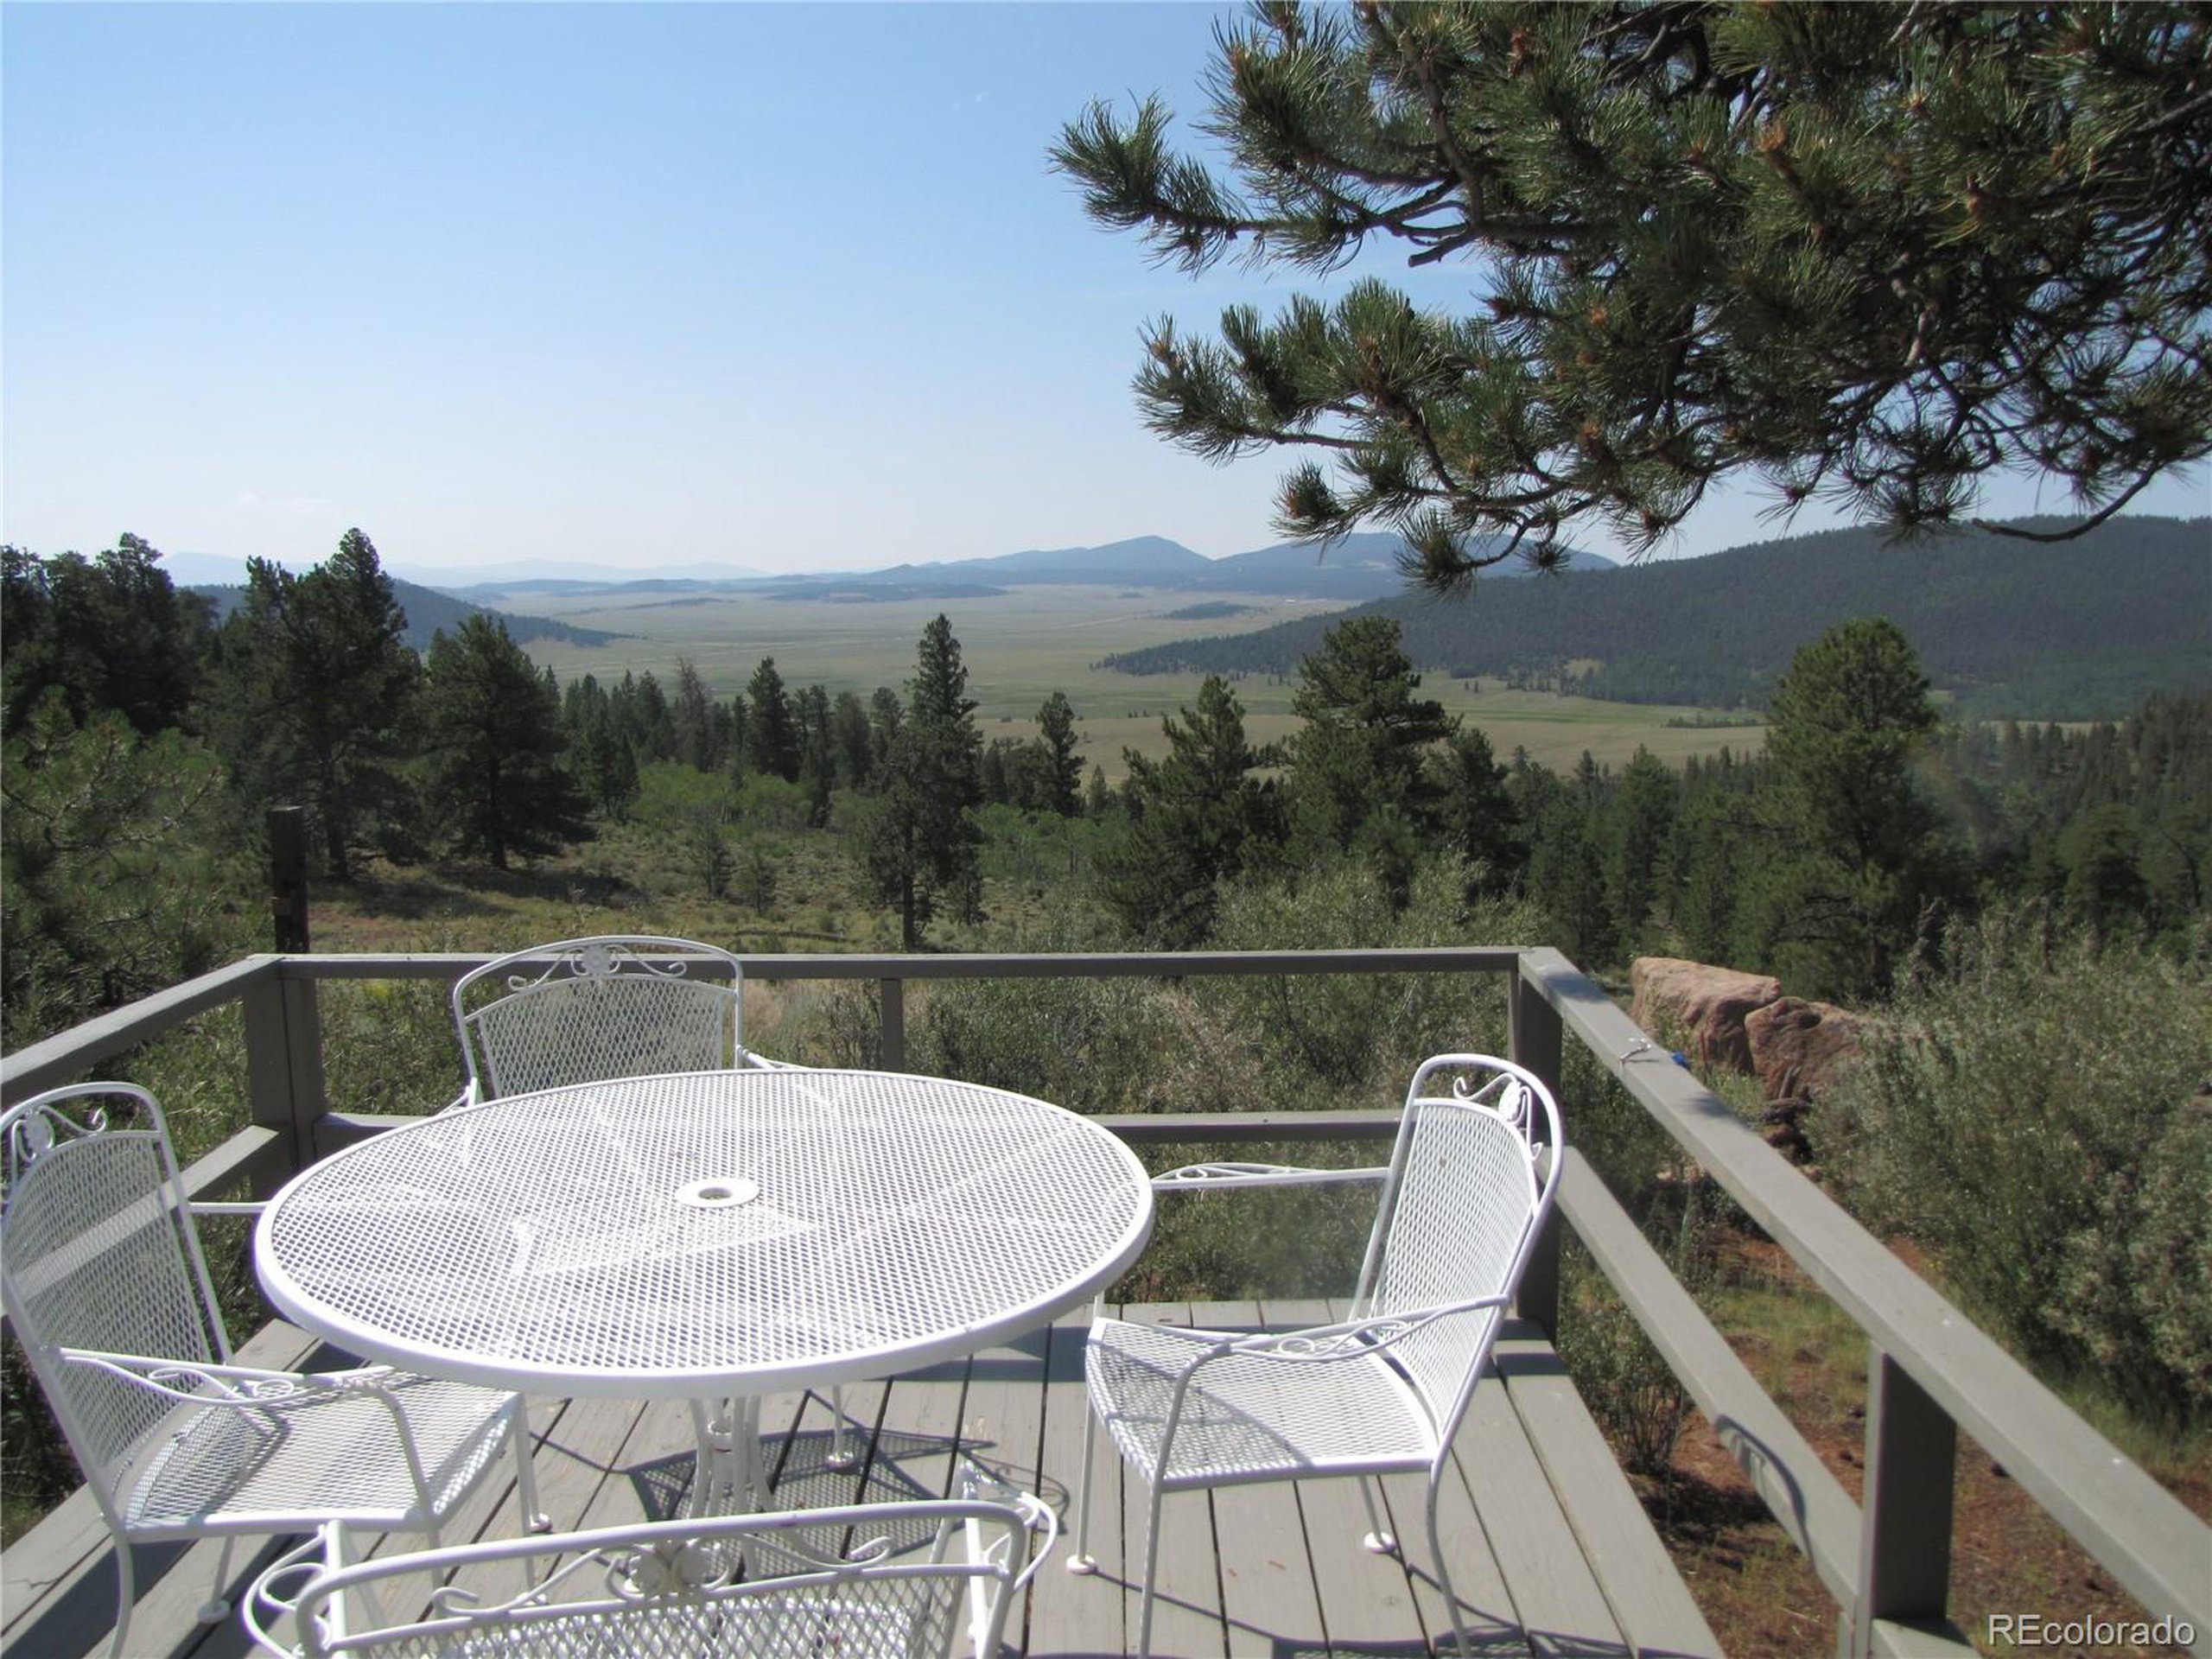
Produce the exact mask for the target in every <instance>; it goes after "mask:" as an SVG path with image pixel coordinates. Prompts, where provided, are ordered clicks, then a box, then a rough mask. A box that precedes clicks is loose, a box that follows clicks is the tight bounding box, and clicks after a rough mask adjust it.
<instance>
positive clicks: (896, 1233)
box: [254, 1070, 1152, 1510]
mask: <svg viewBox="0 0 2212 1659" xmlns="http://www.w3.org/2000/svg"><path fill="white" fill-rule="evenodd" d="M1151 1229H1152V1192H1151V1186H1150V1184H1149V1182H1148V1180H1147V1177H1146V1174H1145V1172H1144V1168H1143V1166H1142V1165H1141V1164H1140V1163H1139V1162H1138V1161H1137V1159H1136V1157H1135V1154H1133V1153H1132V1152H1131V1151H1130V1150H1129V1148H1128V1147H1127V1146H1126V1145H1124V1144H1123V1143H1122V1141H1119V1140H1118V1139H1116V1137H1115V1136H1114V1135H1111V1134H1109V1132H1108V1131H1107V1130H1105V1129H1104V1128H1102V1127H1101V1126H1099V1125H1098V1124H1097V1123H1096V1122H1091V1121H1090V1120H1089V1119H1087V1118H1084V1117H1080V1116H1077V1115H1076V1114H1075V1113H1072V1112H1070V1111H1067V1110H1065V1109H1062V1108H1060V1107H1057V1106H1053V1105H1050V1104H1047V1103H1046V1102H1043V1101H1039V1100H1033V1099H1030V1098H1029V1097H1027V1096H1022V1095H1017V1094H1012V1093H1009V1092H1007V1091H1006V1090H998V1089H988V1088H984V1087H982V1086H980V1085H976V1084H966V1083H958V1082H954V1081H950V1080H948V1079H945V1078H941V1077H918V1076H912V1075H907V1074H903V1073H891V1072H873V1071H809V1070H786V1071H709V1072H685V1073H680V1074H674V1075H669V1076H662V1077H624V1078H618V1079H613V1080H610V1081H607V1082H604V1083H594V1084H575V1085H572V1086H569V1087H565V1088H560V1089H548V1090H539V1091H537V1092H536V1093H531V1094H520V1095H510V1096H505V1097H503V1098H500V1099H498V1100H493V1101H488V1102H486V1103H483V1104H480V1105H476V1106H470V1107H464V1108H461V1109H457V1110H450V1111H447V1112H443V1113H441V1114H440V1115H439V1116H435V1117H429V1118H425V1119H423V1121H422V1122H416V1123H410V1124H406V1125H404V1126H402V1127H400V1128H394V1129H391V1130H388V1131H386V1132H385V1133H384V1134H381V1135H376V1136H374V1137H373V1138H372V1139H369V1140H366V1141H360V1142H358V1143H357V1144H355V1145H353V1146H351V1147H346V1148H345V1149H343V1150H342V1151H340V1152H338V1153H336V1154H333V1155H332V1156H330V1157H328V1158H326V1159H323V1160H321V1161H320V1162H317V1163H315V1164H312V1165H310V1166H308V1168H306V1169H304V1170H302V1172H301V1173H299V1174H298V1175H296V1176H295V1177H294V1178H293V1179H292V1180H291V1181H290V1182H289V1183H288V1184H287V1185H285V1186H284V1187H283V1190H282V1191H280V1192H278V1193H277V1196H276V1197H275V1198H273V1199H272V1200H271V1201H270V1205H269V1206H268V1208H267V1210H266V1211H264V1213H263V1215H262V1217H261V1220H260V1222H259V1224H258V1225H257V1230H256V1232H255V1236H254V1245H255V1255H256V1260H257V1265H258V1268H259V1271H260V1275H261V1281H262V1284H263V1287H264V1289H265V1290H266V1291H267V1293H268V1295H269V1299H270V1301H271V1302H272V1303H274V1304H275V1305H276V1306H277V1308H278V1309H279V1310H280V1311H282V1312H283V1313H284V1314H285V1316H286V1317H288V1318H289V1319H292V1320H294V1321H295V1322H296V1323H297V1324H299V1325H302V1327H304V1328H305V1329H307V1330H308V1331H310V1332H314V1333H315V1334H316V1335H318V1336H321V1337H323V1338H327V1340H329V1341H331V1342H333V1343H335V1344H338V1345H339V1346H340V1347H342V1348H345V1349H346V1350H348V1351H353V1352H354V1353H358V1354H360V1355H362V1356H364V1357H367V1358H371V1359H376V1360H382V1361H385V1362H387V1363H391V1364H395V1365H403V1366H405V1367H407V1368H409V1369H410V1370H419V1371H423V1372H426V1373H429V1374H430V1375H434V1376H449V1377H454V1378H456V1379H461V1380H464V1381H468V1382H474V1383H493V1384H495V1385H497V1386H499V1387H502V1388H509V1389H520V1390H523V1391H524V1392H528V1393H536V1394H541V1395H560V1396H571V1395H600V1396H613V1397H618V1398H624V1399H683V1400H686V1401H689V1402H691V1405H692V1411H693V1416H694V1422H695V1425H696V1427H697V1430H698V1434H699V1458H700V1465H699V1470H698V1475H697V1478H696V1480H695V1484H694V1489H693V1501H694V1507H695V1509H698V1510H709V1509H712V1508H717V1507H722V1506H727V1505H730V1504H734V1503H746V1502H756V1503H757V1502H758V1501H759V1499H760V1496H761V1495H762V1493H763V1492H764V1491H765V1482H764V1481H763V1479H762V1474H761V1468H760V1436H759V1432H758V1428H759V1422H758V1411H759V1403H758V1402H759V1399H760V1395H765V1394H769V1393H772V1392H775V1391H777V1390H779V1389H787V1388H798V1387H808V1388H820V1387H825V1386H828V1385H829V1384H832V1383H842V1382H849V1381H854V1380H856V1379H859V1378H861V1377H868V1376H885V1375H887V1374H890V1373H893V1372H896V1371H900V1370H909V1369H912V1368H913V1367H916V1366H919V1365H925V1364H928V1363H932V1362H934V1361H937V1360H940V1359H944V1358H947V1357H952V1356H955V1355H958V1354H963V1353H967V1352H970V1351H975V1350H976V1349H979V1348H983V1347H986V1346H988V1345H989V1344H992V1343H994V1342H995V1341H998V1340H1001V1339H1002V1338H1007V1337H1009V1336H1012V1335H1014V1334H1015V1333H1018V1332H1022V1331H1025V1330H1028V1329H1032V1328H1033V1327H1035V1326H1037V1325H1043V1324H1045V1323H1046V1322H1048V1321H1050V1320H1051V1319H1053V1318H1055V1317H1056V1316H1058V1314H1060V1313H1065V1312H1066V1311H1067V1310H1068V1309H1070V1308H1072V1307H1076V1306H1081V1305H1082V1304H1083V1303H1084V1302H1085V1301H1086V1300H1089V1299H1090V1297H1091V1296H1093V1295H1094V1294H1096V1292H1098V1291H1099V1290H1101V1289H1103V1287H1105V1286H1107V1285H1108V1284H1109V1283H1111V1282H1112V1281H1114V1280H1115V1279H1116V1278H1117V1277H1119V1276H1120V1274H1122V1272H1123V1271H1124V1270H1125V1269H1126V1268H1128V1266H1129V1265H1130V1264H1131V1263H1132V1262H1135V1260H1136V1258H1137V1256H1138V1255H1139V1254H1140V1253H1141V1251H1142V1249H1143V1248H1144V1244H1145V1241H1146V1239H1147V1236H1148V1235H1149V1234H1150V1232H1151Z"/></svg>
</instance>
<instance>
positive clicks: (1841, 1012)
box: [1744, 996, 1866, 1100]
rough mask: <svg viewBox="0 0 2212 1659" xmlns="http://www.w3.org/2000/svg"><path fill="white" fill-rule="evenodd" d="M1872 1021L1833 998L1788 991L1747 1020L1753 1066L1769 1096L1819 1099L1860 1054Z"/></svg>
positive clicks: (1760, 1086) (1774, 1097)
mask: <svg viewBox="0 0 2212 1659" xmlns="http://www.w3.org/2000/svg"><path fill="white" fill-rule="evenodd" d="M1744 1032H1745V1036H1746V1037H1747V1038H1749V1039H1750V1041H1751V1070H1752V1071H1754V1072H1756V1073H1757V1074H1758V1080H1759V1089H1760V1091H1761V1092H1762V1093H1764V1095H1765V1096H1766V1097H1767V1098H1768V1099H1769V1100H1789V1099H1798V1098H1805V1099H1817V1098H1818V1097H1819V1096H1821V1094H1823V1093H1824V1092H1826V1090H1827V1088H1828V1086H1829V1085H1830V1084H1832V1083H1833V1082H1834V1078H1835V1076H1836V1073H1837V1072H1838V1071H1840V1069H1841V1068H1843V1067H1845V1066H1847V1065H1850V1064H1851V1063H1852V1062H1853V1060H1855V1059H1856V1058H1858V1057H1859V1046H1860V1043H1861V1040H1862V1039H1863V1036H1864V1034H1865V1032H1866V1020H1864V1019H1863V1018H1862V1017H1860V1016H1859V1015H1858V1014H1853V1013H1851V1012H1850V1011H1849V1010H1848V1009H1846V1008H1839V1007H1836V1006H1835V1005H1834V1003H1833V1002H1808V1001H1805V999H1804V998H1802V997H1797V996H1785V997H1782V998H1780V999H1778V1000H1777V1001H1773V1002H1770V1003H1768V1004H1767V1005H1766V1007H1763V1008H1760V1009H1758V1010H1757V1011H1755V1012H1754V1013H1752V1014H1751V1015H1750V1016H1749V1017H1747V1018H1746V1019H1745V1021H1744Z"/></svg>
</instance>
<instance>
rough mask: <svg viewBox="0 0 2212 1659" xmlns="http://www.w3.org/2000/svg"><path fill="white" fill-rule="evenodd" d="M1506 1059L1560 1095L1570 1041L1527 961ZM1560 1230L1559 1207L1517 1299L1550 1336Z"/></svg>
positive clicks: (1511, 1009) (1517, 983)
mask: <svg viewBox="0 0 2212 1659" xmlns="http://www.w3.org/2000/svg"><path fill="white" fill-rule="evenodd" d="M1506 987H1507V988H1506V1028H1507V1033H1508V1034H1507V1037H1506V1042H1507V1045H1508V1052H1507V1055H1506V1058H1508V1059H1510V1060H1511V1061H1512V1062H1513V1063H1514V1064H1515V1065H1518V1066H1521V1067H1522V1068H1523V1069H1525V1070H1527V1071H1533V1072H1535V1074H1536V1076H1537V1077H1541V1078H1542V1079H1543V1082H1544V1084H1545V1086H1546V1087H1547V1088H1548V1089H1549V1090H1551V1091H1552V1096H1553V1098H1554V1099H1557V1098H1558V1097H1559V1094H1560V1071H1561V1069H1562V1063H1563V1060H1564V1057H1565V1046H1564V1045H1565V1041H1566V1033H1565V1028H1564V1027H1563V1026H1562V1024H1561V1022H1560V1017H1559V1010H1558V1009H1556V1008H1554V1007H1552V1005H1551V1002H1550V1000H1549V999H1548V998H1547V997H1546V996H1545V995H1544V988H1543V984H1542V982H1541V981H1540V980H1537V979H1535V978H1533V977H1531V976H1530V975H1529V968H1528V964H1527V963H1526V962H1525V961H1524V962H1523V963H1522V967H1521V971H1520V972H1518V973H1516V974H1515V975H1514V976H1512V977H1511V978H1510V979H1509V980H1507V981H1506ZM1559 1230H1560V1215H1559V1211H1558V1209H1557V1208H1556V1207H1554V1209H1553V1211H1552V1214H1551V1217H1550V1219H1549V1220H1548V1222H1547V1223H1546V1224H1545V1226H1544V1230H1543V1232H1542V1234H1541V1236H1538V1238H1537V1240H1536V1245H1535V1249H1534V1250H1533V1251H1532V1252H1531V1253H1530V1254H1529V1266H1528V1269H1527V1271H1526V1272H1524V1273H1523V1274H1522V1276H1521V1294H1520V1296H1519V1297H1518V1298H1517V1299H1516V1303H1515V1306H1516V1310H1517V1311H1518V1312H1519V1313H1520V1315H1521V1317H1522V1319H1528V1320H1530V1321H1532V1322H1533V1323H1534V1324H1535V1325H1538V1326H1539V1327H1541V1329H1542V1330H1543V1331H1544V1332H1545V1333H1546V1334H1547V1335H1549V1336H1556V1335H1557V1334H1558V1333H1559Z"/></svg>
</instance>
